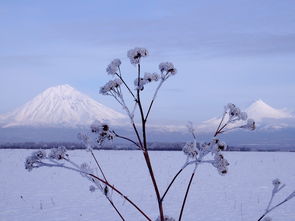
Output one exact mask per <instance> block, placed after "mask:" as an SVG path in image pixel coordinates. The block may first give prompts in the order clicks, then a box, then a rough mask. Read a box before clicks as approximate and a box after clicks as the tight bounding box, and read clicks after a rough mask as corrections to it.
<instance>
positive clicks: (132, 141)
mask: <svg viewBox="0 0 295 221" xmlns="http://www.w3.org/2000/svg"><path fill="white" fill-rule="evenodd" d="M112 132H113V133H114V134H115V136H116V137H118V138H121V139H123V140H128V141H130V142H131V143H133V144H134V145H136V146H137V147H138V148H139V149H142V148H141V146H139V145H138V143H136V142H135V141H134V140H132V139H130V138H128V137H124V136H121V135H119V134H117V133H116V132H115V131H114V130H113V131H112Z"/></svg>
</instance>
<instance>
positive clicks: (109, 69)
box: [106, 58, 121, 75]
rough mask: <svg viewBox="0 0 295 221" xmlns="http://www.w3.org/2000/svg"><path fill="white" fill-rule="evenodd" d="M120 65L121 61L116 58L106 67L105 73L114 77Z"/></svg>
mask: <svg viewBox="0 0 295 221" xmlns="http://www.w3.org/2000/svg"><path fill="white" fill-rule="evenodd" d="M120 65H121V60H120V59H118V58H116V59H114V60H113V61H112V62H111V63H110V64H109V65H108V66H107V68H106V72H107V73H108V74H110V75H115V74H117V73H118V71H119V67H120Z"/></svg>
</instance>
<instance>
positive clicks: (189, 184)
mask: <svg viewBox="0 0 295 221" xmlns="http://www.w3.org/2000/svg"><path fill="white" fill-rule="evenodd" d="M194 175H195V172H193V173H192V175H191V178H190V181H189V183H188V186H187V188H186V192H185V196H184V199H183V202H182V206H181V210H180V214H179V219H178V221H181V218H182V214H183V210H184V206H185V202H186V199H187V195H188V192H189V189H190V186H191V184H192V181H193V178H194Z"/></svg>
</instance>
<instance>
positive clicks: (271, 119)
mask: <svg viewBox="0 0 295 221" xmlns="http://www.w3.org/2000/svg"><path fill="white" fill-rule="evenodd" d="M243 111H245V112H246V113H247V115H248V118H251V119H253V120H255V122H256V125H257V126H258V128H261V129H281V128H286V127H294V126H295V116H294V115H292V114H291V113H290V112H288V111H287V110H285V109H275V108H273V107H271V106H270V105H268V104H266V103H265V102H264V101H262V100H260V99H259V100H257V101H255V102H254V103H252V104H251V105H250V106H249V107H248V108H246V109H245V110H243ZM220 120H221V118H218V117H215V118H211V119H209V120H207V121H204V122H203V123H202V124H201V125H199V127H198V130H199V131H202V132H212V131H213V130H214V129H216V127H217V126H218V124H219V122H220Z"/></svg>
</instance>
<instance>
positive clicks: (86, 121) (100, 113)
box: [0, 85, 295, 145]
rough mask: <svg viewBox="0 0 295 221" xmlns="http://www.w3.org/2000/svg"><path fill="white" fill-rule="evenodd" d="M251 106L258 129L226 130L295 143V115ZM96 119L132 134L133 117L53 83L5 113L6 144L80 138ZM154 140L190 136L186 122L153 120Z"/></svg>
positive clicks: (238, 137) (203, 127) (251, 138)
mask: <svg viewBox="0 0 295 221" xmlns="http://www.w3.org/2000/svg"><path fill="white" fill-rule="evenodd" d="M243 111H246V112H247V114H248V117H249V118H252V119H254V120H255V121H256V125H257V130H256V131H254V132H251V133H248V131H244V130H243V131H237V132H235V133H234V134H233V133H229V134H225V136H226V140H228V141H230V142H231V143H234V144H246V143H247V144H249V142H250V143H251V144H252V143H253V142H254V143H256V144H265V143H267V144H269V143H271V144H274V143H276V144H277V145H281V144H282V143H284V144H286V145H289V144H292V145H293V143H295V138H294V133H295V114H294V113H291V112H289V111H287V110H285V109H276V108H273V107H271V106H270V105H268V104H266V103H265V102H263V101H262V100H257V101H255V102H253V103H252V104H251V105H250V106H249V107H248V108H246V109H243ZM94 120H100V121H104V120H105V121H108V122H109V123H110V124H111V125H113V126H115V128H116V130H117V129H118V130H120V132H122V133H123V134H125V135H127V136H129V135H130V136H132V131H131V129H130V126H129V124H128V122H129V120H128V118H127V117H126V116H125V115H123V114H121V113H119V112H117V111H115V110H113V109H111V108H109V107H106V106H105V105H103V104H100V103H98V102H97V101H95V100H93V99H92V98H90V97H88V96H87V95H85V94H83V93H81V92H79V91H77V90H75V89H74V88H73V87H71V86H69V85H59V86H55V87H51V88H48V89H47V90H45V91H44V92H42V93H41V94H39V95H37V96H36V97H35V98H33V99H32V100H30V101H29V102H27V103H26V104H24V105H23V106H21V107H19V108H17V109H16V110H14V111H12V112H10V113H7V114H4V115H0V143H1V142H2V143H6V142H43V141H44V142H45V141H46V142H49V141H50V142H55V141H56V142H60V141H62V142H63V141H67V142H68V141H74V140H75V139H76V134H77V133H78V132H80V130H81V129H82V130H84V129H83V128H89V125H90V124H91V123H92V122H93V121H94ZM219 122H220V117H214V118H211V119H209V120H207V121H204V122H202V123H200V124H199V125H197V128H196V129H197V133H198V135H199V138H200V139H207V138H208V137H211V136H212V133H213V132H214V131H215V129H216V128H217V125H218V124H219ZM149 139H150V140H151V141H163V142H175V141H186V140H188V139H190V134H189V133H188V132H187V128H186V126H185V124H184V125H182V126H179V125H149Z"/></svg>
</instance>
